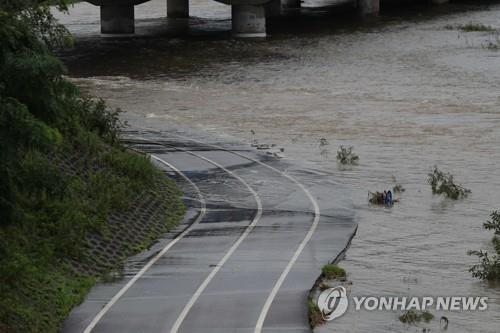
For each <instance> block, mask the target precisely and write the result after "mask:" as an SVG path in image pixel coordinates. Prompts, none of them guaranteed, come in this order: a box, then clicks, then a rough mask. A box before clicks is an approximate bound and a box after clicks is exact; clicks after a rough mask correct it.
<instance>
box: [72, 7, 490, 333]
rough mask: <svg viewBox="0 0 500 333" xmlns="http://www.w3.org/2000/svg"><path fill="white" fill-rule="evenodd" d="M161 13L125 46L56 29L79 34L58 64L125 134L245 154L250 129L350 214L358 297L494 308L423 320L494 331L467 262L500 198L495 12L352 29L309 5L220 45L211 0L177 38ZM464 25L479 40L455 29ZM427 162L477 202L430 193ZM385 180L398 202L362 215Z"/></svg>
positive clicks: (404, 16) (327, 328)
mask: <svg viewBox="0 0 500 333" xmlns="http://www.w3.org/2000/svg"><path fill="white" fill-rule="evenodd" d="M163 3H164V2H163V1H153V2H149V3H145V4H143V5H140V6H138V7H137V17H138V19H139V24H138V31H139V33H141V31H142V33H143V34H145V33H146V32H150V34H149V35H148V37H137V38H135V39H132V40H119V41H112V40H102V39H101V38H100V36H99V34H98V21H97V20H98V16H97V9H96V10H95V12H92V11H93V10H94V9H93V7H91V6H87V5H86V4H82V5H81V6H77V7H75V9H74V10H73V13H72V15H70V16H69V17H63V21H65V22H66V23H67V25H68V28H69V29H70V30H71V31H73V32H75V33H76V35H77V41H78V43H77V46H76V48H75V49H74V50H73V51H72V52H69V53H67V54H65V55H64V56H65V59H66V63H67V65H68V66H69V69H70V73H71V76H73V78H74V81H75V82H77V83H78V84H79V85H80V86H81V87H83V88H84V89H86V90H88V91H90V92H93V93H95V94H98V95H99V96H100V97H103V98H105V99H106V100H107V101H108V103H109V104H110V105H113V106H118V107H121V108H122V109H123V110H124V111H126V115H125V116H126V117H127V118H128V119H129V121H131V122H133V121H138V120H137V119H140V122H142V123H144V124H146V125H147V126H150V127H154V128H158V129H165V130H168V128H172V127H175V128H181V127H186V128H195V129H197V130H199V131H206V132H209V133H211V134H214V135H218V136H224V137H226V138H233V139H234V140H241V141H245V142H247V143H252V140H254V139H255V138H254V135H252V133H251V132H250V130H251V129H253V130H254V131H256V132H258V139H259V142H261V143H262V142H265V143H276V144H278V145H279V146H280V147H284V148H285V149H286V152H287V158H290V159H295V160H297V161H300V162H304V163H306V165H307V166H308V167H309V168H310V170H311V172H328V173H331V175H332V176H331V177H332V179H333V180H334V181H335V182H338V183H340V184H342V185H349V186H350V188H351V189H352V192H350V193H345V196H350V197H351V198H352V200H353V201H354V202H355V203H356V204H357V207H356V213H357V217H358V221H359V231H358V235H357V236H356V237H355V238H354V240H353V242H352V245H351V247H350V249H349V251H348V252H347V256H346V258H345V260H344V261H343V262H342V267H343V268H344V269H345V270H346V271H347V272H348V279H349V280H351V281H353V286H352V288H351V294H352V295H355V296H363V295H374V296H377V295H412V296H428V295H439V296H447V295H471V296H488V297H489V301H488V310H487V311H480V312H477V311H476V312H472V311H464V312H446V313H438V312H436V313H433V315H434V316H435V318H441V317H443V316H446V317H447V320H448V319H449V327H448V331H450V332H491V333H493V332H497V331H498V323H499V322H500V299H499V296H500V289H499V288H498V287H497V286H494V285H491V284H488V283H485V282H483V281H482V280H481V279H477V278H475V277H473V276H472V275H471V273H470V272H468V269H469V268H470V267H471V266H472V265H475V264H477V263H478V258H477V256H468V255H467V251H469V250H470V249H480V248H484V249H488V250H487V251H489V253H493V252H492V251H493V250H492V249H493V247H492V245H491V237H492V235H491V232H490V231H488V230H484V229H483V227H482V223H483V222H484V221H486V220H488V218H489V215H490V212H491V211H492V210H494V209H497V208H498V198H499V196H498V193H499V192H498V191H499V188H500V168H498V165H500V145H499V144H498V143H499V142H500V130H499V128H500V114H499V113H500V97H499V93H498V92H499V91H500V70H499V68H500V53H499V52H498V45H500V43H499V42H498V33H497V31H498V29H500V23H499V21H498V17H499V16H500V6H499V5H498V4H490V5H478V4H474V3H472V4H471V3H470V2H469V3H465V4H463V3H462V4H455V5H449V6H447V9H446V11H444V10H443V9H430V8H429V7H410V8H404V9H398V10H396V9H394V10H391V11H384V10H383V11H382V16H381V18H380V19H379V20H376V21H375V22H372V23H366V24H360V23H359V22H354V21H353V20H352V19H349V20H347V19H346V18H344V17H339V16H342V15H338V14H335V13H331V12H329V11H328V10H324V9H322V10H314V9H313V8H312V7H313V6H314V5H315V4H316V3H315V2H309V1H306V2H305V3H304V7H306V8H305V9H303V13H304V15H303V16H301V17H300V18H295V19H294V18H286V19H283V20H278V21H275V22H273V23H271V26H270V30H269V32H270V38H268V39H267V40H265V41H261V42H254V41H240V40H233V39H230V38H229V37H228V33H227V31H228V30H229V28H230V20H229V17H230V15H229V8H228V7H225V6H222V5H219V4H217V3H215V2H209V1H200V2H196V3H194V5H193V10H192V13H193V16H195V17H196V18H194V19H193V20H192V23H191V26H190V28H189V34H188V35H187V36H185V37H182V38H179V37H176V38H172V37H171V36H169V35H168V34H167V33H165V32H164V31H159V32H155V31H156V30H155V28H154V27H158V26H159V22H160V21H161V20H160V19H159V18H158V17H159V15H160V14H162V13H163V9H162V7H161V6H164V4H163ZM158 8H160V9H158ZM154 13H160V14H154ZM155 15H156V16H155ZM346 17H347V16H346ZM146 18H148V19H146ZM470 22H472V23H473V24H475V25H479V24H480V25H482V26H481V29H479V26H476V27H475V28H474V29H472V26H471V27H470V28H468V29H467V30H474V31H472V32H466V31H463V29H461V28H456V27H462V26H465V25H467V24H469V23H470ZM447 26H451V27H454V28H453V29H448V28H446V27H447ZM483 26H484V27H488V29H486V30H487V31H484V30H485V28H484V27H483ZM489 27H491V29H494V30H495V31H489V30H490V29H489ZM141 29H142V30H141ZM477 30H482V31H477ZM78 38H79V39H78ZM91 64H92V65H91ZM341 145H343V146H344V147H347V146H350V145H352V146H354V147H355V148H356V154H358V155H359V156H361V159H360V160H359V163H358V165H357V166H355V167H352V168H339V167H338V163H337V158H336V154H335V148H333V153H332V154H328V151H329V150H328V148H329V147H339V146H341ZM433 165H438V166H439V170H445V171H446V172H449V173H450V174H452V175H453V176H454V179H455V178H456V179H458V180H460V182H462V183H463V184H465V185H464V186H465V187H466V188H467V189H469V190H471V194H470V195H468V196H465V195H464V196H463V198H462V199H461V200H458V201H457V200H452V199H450V198H448V197H447V196H442V195H433V193H432V187H431V186H429V184H428V183H427V178H428V173H429V167H430V166H433ZM431 171H432V170H431ZM393 176H395V177H396V178H397V180H398V183H400V184H404V189H405V192H404V200H401V202H400V203H398V205H397V207H396V206H394V207H392V208H390V207H385V206H382V207H375V206H374V205H369V204H368V203H367V199H366V193H367V190H370V189H373V190H376V189H387V188H390V187H392V186H395V184H396V183H395V182H394V181H393ZM445 178H446V177H445ZM454 179H453V180H454ZM438 187H439V186H438ZM393 190H394V189H393ZM394 192H396V191H395V190H394ZM445 192H446V191H445ZM453 193H456V192H453ZM460 193H461V192H460V190H459V197H462V195H460ZM464 194H465V193H464ZM453 196H454V194H452V197H453ZM331 200H335V198H331ZM396 208H397V209H396ZM489 258H490V257H489ZM400 315H401V313H399V312H391V311H359V312H356V311H353V310H352V309H349V310H348V311H347V313H346V314H345V315H343V316H342V317H340V318H336V319H335V323H332V324H330V323H327V324H325V325H323V326H321V330H322V331H324V332H333V331H336V332H368V331H369V332H384V333H386V332H401V331H411V332H413V331H415V330H416V328H415V327H411V328H408V326H407V325H405V324H404V323H401V322H400V321H399V316H400ZM447 322H448V321H447ZM441 325H443V324H442V323H441V322H440V321H438V320H437V319H434V320H432V321H431V322H430V323H429V324H428V326H427V327H428V328H430V329H432V331H439V330H440V329H441ZM447 325H448V324H447ZM420 330H421V329H420Z"/></svg>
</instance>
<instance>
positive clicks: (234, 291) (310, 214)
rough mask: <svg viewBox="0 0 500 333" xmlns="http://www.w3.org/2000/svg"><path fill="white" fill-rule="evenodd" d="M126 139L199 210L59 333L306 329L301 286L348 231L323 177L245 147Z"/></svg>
mask: <svg viewBox="0 0 500 333" xmlns="http://www.w3.org/2000/svg"><path fill="white" fill-rule="evenodd" d="M131 136H132V137H137V136H140V137H142V139H141V141H142V142H139V141H137V142H135V143H136V146H137V148H138V149H140V150H142V151H144V152H145V153H149V154H151V155H152V156H154V157H153V159H155V160H156V161H158V162H160V163H162V161H163V162H164V163H162V164H163V165H164V166H166V167H168V168H169V169H171V170H174V169H173V168H175V170H177V171H179V172H181V173H182V174H184V175H185V176H186V177H187V178H189V180H190V181H191V182H192V183H193V184H194V185H195V186H196V187H198V188H199V193H201V194H203V196H204V197H205V199H207V203H206V208H205V212H206V214H205V215H204V217H203V218H200V220H199V221H198V222H197V223H196V224H195V223H193V224H192V225H191V226H190V227H189V229H185V230H184V231H183V234H182V233H181V234H182V235H183V236H182V237H181V238H180V239H179V236H178V237H177V238H175V239H176V242H175V243H174V244H173V245H170V246H169V247H168V250H167V251H165V252H163V253H162V255H160V254H159V252H155V255H156V256H152V258H153V259H155V258H156V259H155V260H154V261H153V262H151V261H152V260H150V261H148V263H150V264H149V265H148V267H147V268H146V269H144V268H145V267H146V265H144V266H143V267H142V269H141V270H140V271H139V273H141V274H140V275H138V274H136V275H134V277H132V278H129V277H126V279H125V281H123V282H121V284H119V285H118V286H117V285H111V286H108V285H98V286H96V287H95V288H93V290H92V291H91V293H90V294H89V297H88V298H87V300H86V301H85V302H84V303H83V304H82V305H81V306H79V307H77V308H75V309H74V310H73V312H72V313H71V315H70V316H69V318H68V319H67V320H66V322H65V324H64V326H63V332H82V331H83V332H90V331H93V332H138V331H141V332H190V333H191V332H193V333H196V332H214V333H215V332H217V333H225V332H261V331H265V332H267V331H272V332H274V331H281V332H307V331H309V328H308V325H307V318H306V299H305V297H306V293H307V290H308V289H309V288H310V287H311V285H312V283H313V282H314V280H315V278H316V277H317V275H318V274H319V270H320V267H321V265H322V264H324V263H325V262H327V261H328V260H330V259H331V258H333V257H335V256H336V255H337V254H338V253H340V251H342V250H344V249H345V247H346V245H347V243H348V240H349V239H350V237H351V236H352V234H353V232H354V231H355V226H356V225H355V222H354V220H353V218H352V216H351V215H350V213H347V210H346V209H344V207H341V206H338V205H337V206H338V207H334V206H335V205H333V202H332V201H331V200H329V198H328V194H331V191H332V187H331V185H329V184H328V182H325V179H327V178H328V177H329V176H328V175H321V176H318V174H312V173H308V172H302V171H301V170H300V169H296V168H294V167H293V166H291V165H288V164H287V163H284V162H283V161H279V160H277V159H274V158H270V157H268V156H265V155H262V154H258V153H255V151H253V150H252V149H249V148H248V147H243V146H230V147H229V148H227V145H225V146H224V147H222V146H221V145H220V144H219V143H218V144H216V145H214V144H212V143H205V142H202V141H200V140H193V139H188V138H179V136H178V135H177V134H174V133H171V132H169V133H168V134H167V135H166V136H164V135H162V134H160V133H158V132H147V131H141V132H139V133H131ZM167 161H168V162H167ZM284 170H287V171H284ZM292 174H293V176H292ZM297 177H298V178H299V179H300V181H299V180H296V178H297ZM304 180H305V181H306V182H307V183H308V187H307V188H306V187H305V186H304V185H302V182H303V181H304ZM336 196H337V195H336ZM251 199H252V200H251ZM256 199H258V200H256ZM251 201H253V204H251ZM255 202H257V208H255ZM320 206H323V207H324V208H325V211H326V214H324V215H323V216H320V214H319V210H320ZM188 215H189V212H188ZM256 217H258V219H257V220H256ZM257 222H258V224H257ZM168 241H169V242H171V240H168ZM82 327H83V328H87V329H88V330H84V329H82Z"/></svg>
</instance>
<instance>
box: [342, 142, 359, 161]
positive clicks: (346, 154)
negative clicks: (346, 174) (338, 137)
mask: <svg viewBox="0 0 500 333" xmlns="http://www.w3.org/2000/svg"><path fill="white" fill-rule="evenodd" d="M352 150H353V147H352V146H351V147H344V146H340V147H339V150H338V151H337V162H339V163H340V164H344V165H352V164H358V162H359V156H358V155H356V154H355V153H354V152H353V151H352Z"/></svg>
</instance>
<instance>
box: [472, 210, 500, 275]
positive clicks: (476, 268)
mask: <svg viewBox="0 0 500 333" xmlns="http://www.w3.org/2000/svg"><path fill="white" fill-rule="evenodd" d="M490 217H491V220H490V221H487V222H485V223H483V228H484V229H486V230H493V232H494V236H493V239H492V241H491V243H492V245H493V249H494V252H495V254H493V255H490V254H488V251H485V250H479V251H469V252H468V254H469V255H475V256H477V257H478V259H479V263H478V264H476V265H473V266H472V267H471V268H470V269H469V271H470V272H471V273H472V276H473V277H476V278H479V279H482V280H490V281H493V280H500V239H499V238H498V236H499V235H500V213H499V212H498V211H494V212H492V213H491V214H490Z"/></svg>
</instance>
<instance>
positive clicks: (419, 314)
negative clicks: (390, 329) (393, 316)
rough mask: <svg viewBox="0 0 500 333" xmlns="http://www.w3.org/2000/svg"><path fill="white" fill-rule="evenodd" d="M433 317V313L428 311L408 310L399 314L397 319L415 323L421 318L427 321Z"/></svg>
mask: <svg viewBox="0 0 500 333" xmlns="http://www.w3.org/2000/svg"><path fill="white" fill-rule="evenodd" d="M432 319H434V315H433V314H432V313H430V312H429V311H416V310H408V311H406V312H405V313H403V314H402V315H401V316H399V321H400V322H402V323H405V324H415V323H418V322H421V321H422V320H423V321H425V322H426V323H428V322H429V321H431V320H432Z"/></svg>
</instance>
